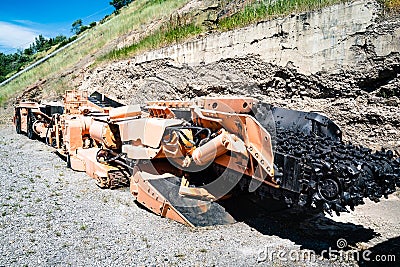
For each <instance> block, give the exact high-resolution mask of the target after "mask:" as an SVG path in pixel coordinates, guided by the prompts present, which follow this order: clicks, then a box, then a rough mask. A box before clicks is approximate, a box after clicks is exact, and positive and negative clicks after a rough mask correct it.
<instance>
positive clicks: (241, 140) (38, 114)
mask: <svg viewBox="0 0 400 267" xmlns="http://www.w3.org/2000/svg"><path fill="white" fill-rule="evenodd" d="M14 123H15V127H16V131H17V132H18V133H26V134H27V135H28V137H29V138H39V139H42V140H44V141H45V142H46V143H47V144H48V145H50V146H52V147H54V148H55V149H56V150H57V151H58V152H59V153H60V155H63V156H64V157H65V158H66V161H67V164H68V166H69V167H71V168H72V169H73V170H76V171H84V172H86V173H87V174H88V175H90V176H91V177H93V178H94V179H95V180H96V183H97V185H98V186H99V187H101V188H111V189H113V188H118V187H123V186H130V191H131V193H132V195H133V196H134V197H135V199H136V201H137V202H138V203H140V204H141V205H143V206H144V207H146V208H147V209H148V210H150V211H152V212H154V213H155V214H158V215H160V216H163V217H167V218H170V219H173V220H176V221H178V222H181V223H184V224H187V225H190V226H205V225H212V224H226V223H233V222H235V218H233V217H232V216H231V214H229V213H228V212H227V211H226V209H225V208H224V205H223V203H224V201H225V200H226V199H228V198H235V196H238V195H243V194H252V195H254V196H257V197H258V198H259V199H260V201H264V200H265V199H267V198H273V199H277V200H279V201H281V202H282V203H284V204H285V205H286V206H290V207H298V208H301V209H312V210H316V211H325V212H327V213H329V214H332V212H336V213H340V212H343V211H347V209H348V208H350V209H353V208H354V207H355V206H357V205H360V204H363V199H364V198H370V199H372V200H374V201H379V199H380V198H381V197H383V196H384V197H386V196H387V195H388V194H391V193H393V192H394V191H395V189H396V185H397V186H399V185H400V159H399V158H395V157H394V155H393V152H392V151H390V150H388V151H376V152H373V151H371V150H370V149H368V148H363V147H358V146H354V145H352V144H346V143H344V142H343V141H342V137H341V135H342V133H341V131H340V129H339V127H338V126H337V125H336V124H335V123H334V122H333V121H332V120H330V119H329V118H327V117H326V116H325V115H323V114H320V113H314V112H301V111H295V110H288V109H283V108H279V107H274V106H272V105H269V104H266V103H262V102H259V101H258V100H256V99H254V98H250V97H220V98H216V97H203V98H199V99H195V100H193V101H154V102H149V103H147V105H146V106H144V107H140V106H139V105H128V106H125V105H122V104H121V103H118V101H115V100H113V99H111V98H108V97H106V96H104V95H102V94H100V93H97V92H96V93H94V94H92V95H90V96H89V95H88V94H87V92H83V91H67V92H66V96H65V99H64V103H63V104H48V105H40V104H37V103H27V102H22V103H20V104H19V105H18V106H16V108H15V116H14Z"/></svg>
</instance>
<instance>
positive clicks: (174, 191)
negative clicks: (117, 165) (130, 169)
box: [131, 168, 236, 227]
mask: <svg viewBox="0 0 400 267" xmlns="http://www.w3.org/2000/svg"><path fill="white" fill-rule="evenodd" d="M180 184H181V178H179V177H177V176H174V175H172V174H169V173H166V174H163V175H154V174H151V173H148V172H144V171H141V170H139V169H138V168H137V169H136V172H135V174H134V176H133V178H132V179H131V192H132V194H133V195H134V196H135V197H136V200H137V202H139V203H140V204H142V205H144V206H145V207H146V208H148V209H149V210H151V211H152V212H154V213H156V214H157V215H160V216H162V217H166V218H169V219H172V220H175V221H178V222H181V223H183V224H186V225H189V226H192V227H197V226H210V225H223V224H231V223H235V222H236V221H235V219H234V218H233V217H232V216H231V215H230V214H229V213H228V212H226V210H225V209H224V208H223V207H222V206H221V205H220V204H218V203H217V202H214V201H209V200H202V199H197V198H191V197H188V196H182V195H180V194H179V188H180Z"/></svg>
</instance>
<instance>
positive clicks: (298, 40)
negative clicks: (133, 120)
mask: <svg viewBox="0 0 400 267" xmlns="http://www.w3.org/2000/svg"><path fill="white" fill-rule="evenodd" d="M336 14H338V16H342V17H343V18H344V19H346V21H339V20H338V19H337V17H336V16H335V15H336ZM318 23H320V24H321V25H320V26H318ZM311 26H313V27H314V26H315V27H314V28H313V30H310V27H311ZM252 27H253V28H252ZM252 27H250V28H246V29H243V30H238V31H234V32H232V33H224V34H216V35H215V36H212V35H211V36H210V35H209V36H207V37H206V39H204V40H198V41H196V40H195V41H191V42H189V43H187V44H183V45H181V46H180V45H177V46H176V47H175V48H174V49H173V50H170V49H169V48H165V49H161V50H157V51H153V52H149V53H147V54H144V55H141V56H139V57H136V58H132V59H131V60H125V61H120V62H117V63H111V64H108V65H106V66H101V67H98V68H96V69H93V70H88V71H86V73H85V74H84V77H83V80H81V81H80V87H79V88H81V89H86V90H89V91H94V90H98V91H101V92H104V93H107V94H110V95H113V96H115V97H116V98H118V99H120V100H122V101H124V102H125V103H143V102H144V101H146V100H155V99H189V98H193V97H197V96H205V95H250V96H254V97H257V98H259V99H262V100H264V101H267V102H269V103H272V104H275V105H278V106H283V107H289V108H294V109H301V110H312V111H321V112H323V113H326V114H327V115H328V116H329V117H331V118H332V119H333V120H334V121H335V122H337V123H338V124H339V125H340V126H341V128H342V130H343V132H344V137H345V139H346V140H347V141H351V142H353V143H356V144H360V145H363V146H368V147H371V148H373V149H380V148H381V147H385V148H390V149H393V150H395V151H396V152H397V154H398V155H400V141H399V140H400V99H399V97H400V89H399V88H400V52H399V51H398V50H399V46H398V42H396V40H395V39H396V38H398V36H399V33H400V31H399V28H400V16H398V15H393V16H391V17H383V14H382V10H381V9H380V7H379V5H377V3H376V2H374V1H355V2H354V3H352V4H344V5H339V6H335V7H329V8H327V9H325V10H322V11H317V12H314V13H305V14H300V15H296V16H289V17H287V18H284V19H278V20H276V21H273V22H262V23H261V24H257V25H254V26H252ZM275 28H276V29H278V30H279V29H280V30H279V32H277V34H273V35H269V34H270V33H272V32H273V31H274V30H275ZM311 28H312V27H311ZM264 30H265V31H266V32H267V33H268V36H267V35H266V36H265V38H261V37H262V36H259V37H260V38H259V39H257V40H258V41H257V42H254V43H253V42H251V43H249V44H247V43H240V42H238V43H235V41H232V40H238V38H239V37H240V38H241V36H242V35H243V38H242V39H243V42H245V41H244V40H247V39H249V38H247V36H245V35H246V34H252V33H254V34H258V35H260V32H261V35H262V32H263V31H264ZM241 34H242V35H241ZM282 34H283V35H282ZM339 37H340V38H339ZM224 38H228V39H229V40H231V41H229V42H226V43H227V44H228V45H227V46H226V47H223V45H224V44H225V41H224V44H222V43H220V46H218V43H215V42H218V41H221V40H222V41H223V40H224ZM240 38H239V39H240ZM313 38H316V40H317V41H315V42H317V44H313V43H312V42H311V43H310V40H311V41H312V40H313ZM250 39H252V38H250ZM307 40H308V41H307ZM319 42H320V43H319ZM254 45H257V47H258V48H257V47H256V48H255V47H254ZM269 45H271V49H270V50H269V49H268V47H269ZM265 47H267V49H266V48H265ZM274 47H275V48H274ZM288 47H290V48H291V49H288ZM198 49H200V52H201V53H202V55H201V56H204V55H212V54H214V55H218V56H217V57H216V58H217V59H213V58H208V59H207V60H205V61H203V60H198V59H196V56H197V54H190V53H192V52H194V51H198ZM242 50H243V51H244V52H243V51H242ZM171 51H173V52H174V51H175V52H174V53H172V52H171ZM176 51H177V52H176ZM235 51H241V52H240V53H239V54H241V55H243V54H245V55H244V56H235V53H236V52H235ZM296 51H297V52H296ZM261 52H262V54H261ZM218 53H219V54H218ZM288 53H289V54H290V55H291V56H292V58H291V59H292V60H288V61H282V60H276V59H274V58H276V57H277V55H281V56H282V58H281V59H285V60H286V59H287V55H286V56H285V54H288ZM269 55H270V56H271V58H272V60H269V59H268V58H269ZM310 55H311V57H310ZM198 56H200V55H198ZM324 57H325V58H326V60H325V62H323V63H321V66H318V65H315V62H314V63H312V64H313V67H312V68H308V67H307V64H306V63H307V62H312V60H313V58H315V60H316V61H318V62H319V61H320V60H322V59H323V58H324ZM146 58H160V59H154V60H148V61H146V60H144V59H146ZM302 59H305V60H307V62H306V63H304V64H302V63H301V62H302ZM310 59H311V60H310ZM182 61H183V62H182ZM285 62H286V63H285ZM310 69H314V70H317V69H319V70H318V71H316V72H311V73H310V72H309V70H310Z"/></svg>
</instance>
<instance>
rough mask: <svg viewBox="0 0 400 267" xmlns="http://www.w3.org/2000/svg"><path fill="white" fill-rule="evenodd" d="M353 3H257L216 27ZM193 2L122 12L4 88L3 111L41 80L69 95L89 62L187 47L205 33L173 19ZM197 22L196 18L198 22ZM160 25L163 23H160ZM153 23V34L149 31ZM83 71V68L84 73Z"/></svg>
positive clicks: (140, 0)
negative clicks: (74, 73) (132, 37)
mask: <svg viewBox="0 0 400 267" xmlns="http://www.w3.org/2000/svg"><path fill="white" fill-rule="evenodd" d="M348 1H349V0H347V1H346V0H276V1H271V0H264V1H256V0H253V1H251V2H250V4H248V5H247V6H246V7H245V8H243V9H242V10H241V11H239V12H237V13H235V14H233V15H231V16H229V17H224V18H222V19H221V20H220V21H219V22H218V25H217V29H218V30H220V31H227V30H231V29H235V28H240V27H244V26H247V25H249V24H252V23H256V22H258V21H261V20H266V19H271V18H274V17H277V16H285V15H288V14H291V13H300V12H304V11H311V10H315V9H320V8H323V7H326V6H329V5H333V4H337V3H341V2H348ZM380 1H381V3H383V5H384V6H385V8H386V9H388V10H396V9H397V10H399V11H400V8H399V7H400V0H380ZM187 2H188V0H136V1H134V2H132V3H131V4H130V5H129V6H128V7H125V8H122V9H121V10H120V11H119V14H118V15H115V14H113V15H111V16H109V17H108V18H107V19H105V20H104V21H103V23H101V24H99V25H97V26H96V27H94V28H91V29H89V30H87V31H85V32H84V33H83V35H85V36H84V37H83V38H82V39H81V40H79V41H78V42H77V43H75V44H73V45H71V46H70V47H68V48H66V49H65V50H64V51H62V52H61V53H59V54H57V55H56V56H55V57H53V58H51V59H49V60H48V61H46V62H45V63H43V64H41V65H40V66H38V67H36V68H34V69H32V70H30V71H28V72H26V73H24V74H22V75H21V76H19V77H18V78H17V79H15V80H13V81H12V82H10V83H8V84H6V85H5V86H2V87H0V106H1V105H2V104H4V103H10V102H11V101H10V100H13V99H14V98H15V96H16V95H19V94H20V93H21V92H22V91H23V90H24V89H25V88H26V87H28V86H29V85H32V84H34V83H35V82H36V81H37V80H38V79H46V80H47V82H46V83H45V85H44V86H43V90H44V96H46V92H47V93H48V92H52V94H53V95H54V94H56V95H62V94H63V92H64V91H65V90H68V89H75V88H74V85H73V83H72V78H73V77H71V75H63V73H68V72H69V70H71V69H73V68H76V66H77V64H78V63H79V62H80V61H81V60H82V59H86V60H87V61H88V62H89V63H88V64H86V66H85V67H88V66H89V68H93V67H95V66H96V65H98V64H105V63H107V62H109V61H113V60H120V59H125V58H128V57H131V56H133V55H136V54H138V53H140V52H143V51H146V50H150V49H156V48H160V47H162V46H166V45H169V44H173V43H177V42H183V41H184V40H186V39H188V38H190V37H193V36H196V35H198V34H200V33H202V32H204V31H206V29H205V28H203V27H201V26H199V25H197V24H196V23H195V22H194V21H193V19H192V18H191V16H192V15H193V14H188V15H186V16H184V18H179V17H178V18H176V17H175V18H173V17H174V16H173V14H174V13H175V12H176V10H177V9H179V8H180V7H182V6H183V5H184V4H186V3H187ZM193 17H194V16H193ZM157 22H159V23H157ZM150 23H153V27H152V29H145V28H144V27H148V25H150ZM143 30H146V34H147V35H146V36H143V37H141V39H139V40H138V41H136V42H135V43H134V44H131V43H130V42H129V43H127V44H126V46H124V47H122V48H116V47H115V43H113V42H115V40H116V39H117V38H120V39H123V36H124V35H126V34H129V33H132V32H134V31H138V32H143ZM82 67H83V66H80V68H82Z"/></svg>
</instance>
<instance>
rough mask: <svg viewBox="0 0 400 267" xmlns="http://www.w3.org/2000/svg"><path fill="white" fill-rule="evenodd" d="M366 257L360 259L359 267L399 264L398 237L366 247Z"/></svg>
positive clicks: (399, 240)
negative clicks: (369, 252) (367, 252)
mask: <svg viewBox="0 0 400 267" xmlns="http://www.w3.org/2000/svg"><path fill="white" fill-rule="evenodd" d="M368 250H369V251H371V254H368V257H367V258H368V259H360V260H359V262H358V264H359V266H360V267H374V266H388V267H389V266H393V267H394V266H400V237H395V238H391V239H389V240H387V241H385V242H382V243H379V244H377V245H376V246H374V247H372V248H370V249H368Z"/></svg>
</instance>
